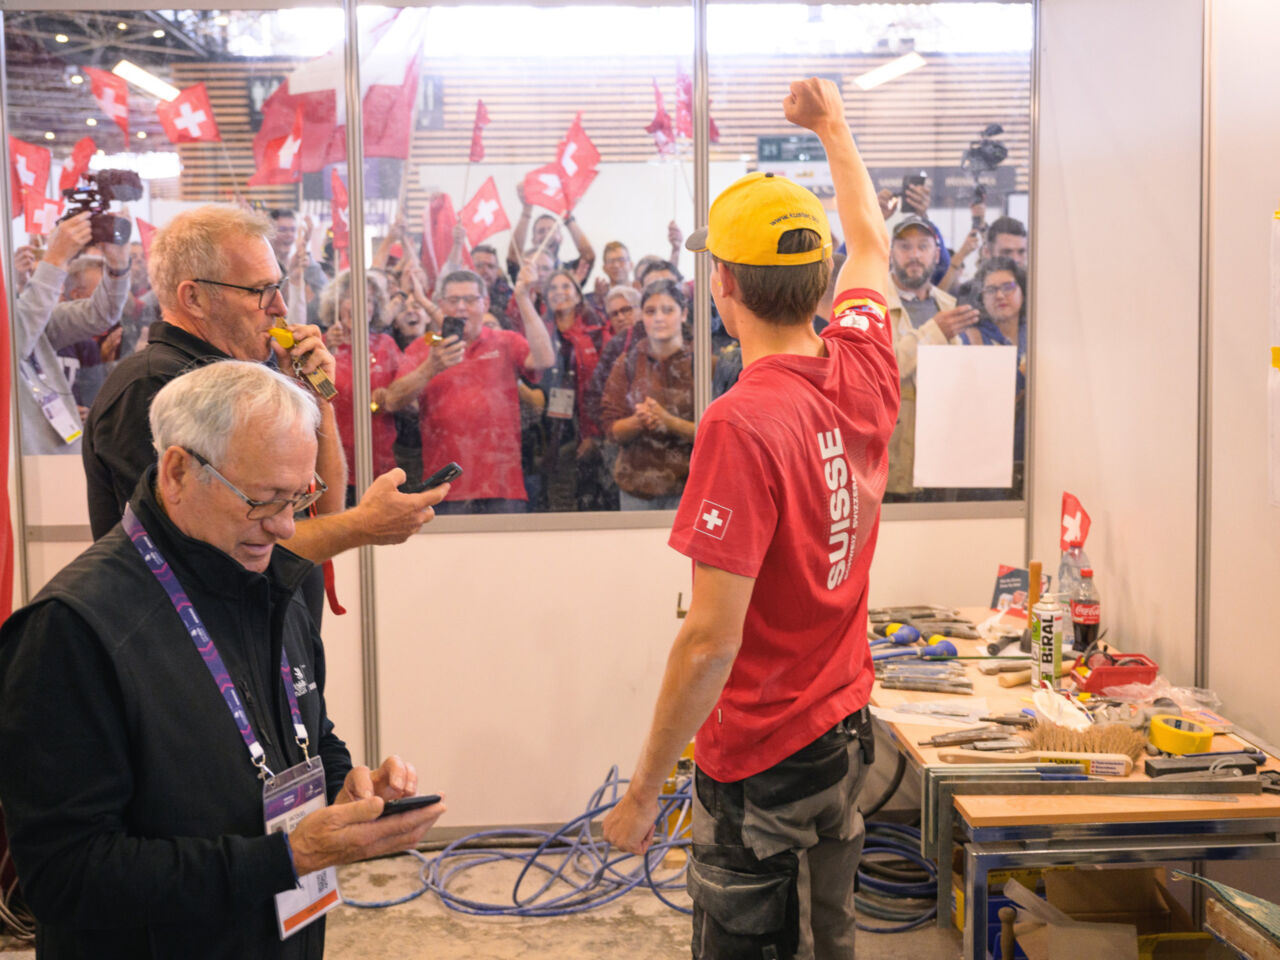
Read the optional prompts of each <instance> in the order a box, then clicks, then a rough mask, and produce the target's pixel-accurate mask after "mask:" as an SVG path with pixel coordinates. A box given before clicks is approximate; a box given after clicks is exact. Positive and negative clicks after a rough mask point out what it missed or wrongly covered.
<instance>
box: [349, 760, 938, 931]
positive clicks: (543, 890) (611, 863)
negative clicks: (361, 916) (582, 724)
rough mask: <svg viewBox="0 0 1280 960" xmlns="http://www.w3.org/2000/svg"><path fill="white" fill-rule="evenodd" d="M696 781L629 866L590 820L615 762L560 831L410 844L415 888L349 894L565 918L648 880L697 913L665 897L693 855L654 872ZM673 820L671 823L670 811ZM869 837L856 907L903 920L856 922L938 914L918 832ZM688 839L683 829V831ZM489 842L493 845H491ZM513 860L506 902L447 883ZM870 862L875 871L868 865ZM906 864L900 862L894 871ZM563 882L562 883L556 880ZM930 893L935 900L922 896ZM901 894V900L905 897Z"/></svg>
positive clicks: (605, 805)
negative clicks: (425, 846) (513, 846)
mask: <svg viewBox="0 0 1280 960" xmlns="http://www.w3.org/2000/svg"><path fill="white" fill-rule="evenodd" d="M690 779H691V778H682V779H681V780H680V782H679V785H678V789H676V791H675V792H674V793H670V794H663V795H662V797H661V813H660V814H659V817H658V822H657V825H656V827H655V833H654V840H653V845H652V846H651V847H650V848H649V850H648V851H647V852H646V854H645V855H644V856H643V857H640V858H639V860H640V863H639V864H638V865H635V866H631V867H630V868H627V867H626V866H624V864H626V862H627V861H630V860H634V859H636V857H635V855H633V854H625V853H617V852H615V851H614V850H613V848H612V847H611V846H610V845H609V844H608V843H606V842H605V841H603V840H598V839H596V838H595V837H593V836H592V834H591V824H592V822H594V821H595V820H596V818H598V817H601V816H603V815H604V814H605V813H607V812H608V811H609V810H610V809H611V808H612V807H613V806H614V805H615V804H616V803H617V802H618V799H619V793H620V790H619V788H620V787H622V786H623V785H625V784H626V782H627V781H625V780H622V779H620V778H619V775H618V768H617V767H613V768H612V769H610V771H609V775H608V777H606V778H605V782H604V783H603V784H601V785H600V787H599V788H597V789H596V791H595V792H594V793H593V794H592V795H591V799H590V800H589V801H588V803H587V808H586V810H584V811H583V812H582V813H581V814H579V815H578V816H577V817H575V818H574V819H572V820H570V821H569V822H568V823H566V824H565V825H564V826H562V827H560V828H559V829H557V830H555V831H550V832H549V831H546V830H529V829H507V830H485V831H481V832H479V833H473V834H469V835H468V836H465V837H459V838H458V839H457V840H454V841H453V842H452V843H450V844H449V845H448V846H446V847H445V848H444V849H443V850H441V851H440V852H439V853H438V854H437V855H436V856H434V857H427V856H425V855H423V854H421V853H419V852H418V851H416V850H411V851H409V852H410V853H411V854H412V855H413V856H415V857H417V858H418V860H419V861H420V862H421V867H420V868H419V871H418V876H419V879H420V880H421V883H422V885H421V886H420V887H419V888H418V889H417V890H415V891H413V892H412V893H409V894H406V895H405V896H403V897H398V898H396V899H393V900H379V901H371V902H366V901H358V900H346V902H347V903H348V904H349V905H350V906H353V907H364V908H377V907H391V906H396V905H398V904H402V903H408V902H409V901H410V900H414V899H416V898H417V897H420V896H422V895H423V894H424V893H426V892H427V891H428V890H430V891H432V892H433V893H435V894H436V895H437V896H438V897H439V898H440V900H441V902H442V903H444V905H445V906H447V907H449V908H450V909H451V910H456V911H458V912H459V913H466V914H471V915H472V916H508V917H562V916H569V915H571V914H577V913H584V912H586V911H587V910H591V909H594V908H595V907H599V906H603V905H604V904H606V903H609V902H611V901H613V900H616V899H618V898H619V897H622V896H625V895H626V894H628V893H630V892H631V891H632V890H635V889H636V888H638V887H647V888H648V889H649V890H650V891H651V892H652V893H653V895H654V896H656V897H657V898H658V899H659V900H661V901H662V902H663V903H664V904H666V905H667V906H668V907H670V908H671V909H672V910H676V911H678V912H679V913H683V914H686V915H687V914H690V913H692V911H691V910H689V909H688V908H686V907H683V906H680V905H679V904H677V903H675V902H673V901H672V900H671V899H669V897H668V896H667V894H668V893H669V892H670V891H673V890H680V891H683V890H684V889H685V872H686V870H687V869H688V861H687V859H686V861H685V863H684V864H683V865H682V866H681V867H680V869H678V870H675V871H672V872H671V873H670V874H669V875H666V876H655V875H654V870H655V869H657V868H658V866H659V865H660V864H661V862H662V860H663V858H664V857H665V856H666V855H667V853H668V852H670V851H671V850H675V849H681V848H687V847H688V846H689V843H690V841H689V838H688V835H687V826H688V823H689V816H690V808H691V805H692V798H691V789H690ZM673 816H674V817H675V819H674V821H673V820H672V817H673ZM866 827H867V839H866V843H865V845H864V847H863V854H862V861H861V863H860V864H859V868H858V887H859V893H858V894H857V895H856V897H855V902H856V905H857V907H858V909H859V911H861V912H863V913H866V914H868V915H870V916H873V917H875V918H877V919H880V920H888V921H901V923H900V924H899V925H897V926H892V927H871V926H866V925H864V924H862V923H859V924H858V929H859V930H864V931H867V932H870V933H897V932H900V931H905V930H911V929H914V928H915V927H918V926H920V925H922V924H924V923H927V922H928V921H929V920H931V919H933V917H934V916H935V915H936V913H937V909H936V902H935V898H936V892H937V871H936V869H935V868H934V866H933V864H932V863H931V862H930V861H928V860H927V859H925V858H924V857H922V856H921V855H920V853H919V852H918V851H919V844H920V831H918V830H916V829H914V828H912V827H908V826H902V825H899V824H894V823H886V822H880V821H868V822H867V825H866ZM682 833H683V834H685V836H681V834H682ZM521 841H523V842H525V843H529V842H536V846H534V847H533V848H532V849H527V850H505V849H495V847H496V846H498V845H501V844H510V843H512V842H521ZM490 845H492V846H490ZM885 858H893V859H895V860H902V861H907V862H908V864H909V865H910V866H911V867H913V868H918V870H912V873H913V874H914V873H918V875H919V879H916V878H914V877H913V879H911V880H910V881H897V880H885V879H884V878H882V877H877V876H876V875H875V863H884V862H885ZM503 861H514V862H519V863H522V864H523V867H522V868H521V870H520V874H519V876H518V877H517V878H516V883H515V886H514V888H513V889H512V891H511V901H510V902H509V903H487V902H485V901H481V900H473V899H470V898H467V897H462V896H459V895H458V894H455V893H452V892H451V891H450V889H449V887H450V886H451V885H452V884H454V883H455V882H456V881H457V880H458V878H459V877H460V876H461V875H462V874H463V873H464V872H465V871H467V870H470V869H472V868H474V867H478V866H483V865H485V864H490V863H500V862H503ZM868 864H870V865H871V866H870V868H868ZM895 869H900V868H895ZM539 871H540V873H541V880H542V882H541V884H540V885H538V886H537V887H536V889H533V890H532V891H531V892H528V893H523V892H522V891H523V888H524V886H525V883H526V880H529V879H530V875H531V874H535V879H534V880H533V881H531V884H532V883H533V882H536V873H537V872H539ZM557 881H558V882H559V884H560V886H559V887H557ZM925 900H927V901H928V902H927V903H926V902H924V901H925ZM898 901H901V903H900V904H899V903H898Z"/></svg>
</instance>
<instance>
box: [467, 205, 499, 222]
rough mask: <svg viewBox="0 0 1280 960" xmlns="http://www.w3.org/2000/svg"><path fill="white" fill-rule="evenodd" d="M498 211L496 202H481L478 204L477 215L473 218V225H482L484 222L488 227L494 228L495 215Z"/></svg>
mask: <svg viewBox="0 0 1280 960" xmlns="http://www.w3.org/2000/svg"><path fill="white" fill-rule="evenodd" d="M497 209H498V202H497V201H496V200H481V201H480V202H479V203H477V204H476V215H475V216H474V217H472V218H471V222H472V223H480V222H481V221H484V225H485V226H486V227H491V226H493V214H494V211H496V210H497Z"/></svg>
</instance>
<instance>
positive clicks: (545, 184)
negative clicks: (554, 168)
mask: <svg viewBox="0 0 1280 960" xmlns="http://www.w3.org/2000/svg"><path fill="white" fill-rule="evenodd" d="M538 179H539V180H541V181H542V188H543V189H544V190H545V191H546V193H547V196H548V197H554V196H555V195H556V194H558V193H559V192H560V178H559V177H557V176H556V175H555V174H554V173H540V174H538Z"/></svg>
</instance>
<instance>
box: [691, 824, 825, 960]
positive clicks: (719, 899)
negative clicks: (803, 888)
mask: <svg viewBox="0 0 1280 960" xmlns="http://www.w3.org/2000/svg"><path fill="white" fill-rule="evenodd" d="M798 873H799V861H798V860H797V859H796V856H795V854H793V853H790V852H788V853H785V854H779V855H777V856H774V857H770V858H769V859H767V860H757V859H756V858H755V857H754V856H752V854H751V853H750V851H748V850H746V849H745V848H743V847H730V846H720V845H701V844H697V845H695V853H694V858H693V859H692V860H691V861H690V863H689V875H688V886H689V895H690V896H691V897H692V898H693V905H694V932H693V955H694V957H695V958H701V957H707V958H711V957H714V958H716V960H759V958H778V960H786V958H789V957H792V956H794V955H795V951H796V948H797V946H798V945H799V919H800V914H799V900H798V898H797V893H796V878H797V875H798Z"/></svg>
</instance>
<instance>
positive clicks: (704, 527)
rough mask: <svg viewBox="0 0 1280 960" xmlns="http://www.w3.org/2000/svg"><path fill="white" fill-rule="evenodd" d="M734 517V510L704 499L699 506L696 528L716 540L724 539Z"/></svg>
mask: <svg viewBox="0 0 1280 960" xmlns="http://www.w3.org/2000/svg"><path fill="white" fill-rule="evenodd" d="M732 519H733V511H732V510H730V509H729V508H728V507H723V506H721V505H720V504H718V503H712V502H711V501H710V500H703V501H702V505H701V506H700V507H698V519H697V523H696V524H695V525H694V529H695V530H697V531H698V532H699V533H705V534H706V535H707V536H709V537H714V538H715V539H716V540H723V539H724V535H725V534H726V533H728V532H729V521H730V520H732Z"/></svg>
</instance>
